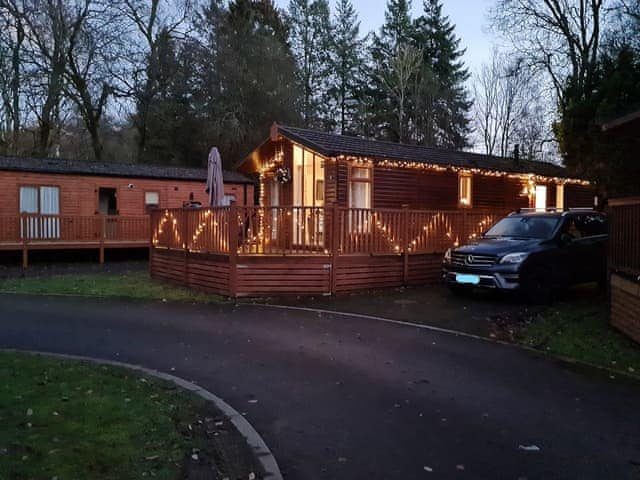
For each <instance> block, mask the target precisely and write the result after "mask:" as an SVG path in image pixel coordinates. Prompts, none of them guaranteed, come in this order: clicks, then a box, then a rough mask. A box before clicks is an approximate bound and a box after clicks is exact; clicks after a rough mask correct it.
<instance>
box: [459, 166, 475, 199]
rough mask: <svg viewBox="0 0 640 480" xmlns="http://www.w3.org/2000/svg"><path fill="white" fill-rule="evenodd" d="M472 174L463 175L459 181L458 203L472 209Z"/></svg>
mask: <svg viewBox="0 0 640 480" xmlns="http://www.w3.org/2000/svg"><path fill="white" fill-rule="evenodd" d="M472 178H473V177H472V176H471V174H470V173H461V174H460V177H459V180H458V182H459V183H458V202H459V203H460V206H461V207H464V208H469V207H471V181H472Z"/></svg>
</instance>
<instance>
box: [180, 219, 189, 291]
mask: <svg viewBox="0 0 640 480" xmlns="http://www.w3.org/2000/svg"><path fill="white" fill-rule="evenodd" d="M188 213H189V211H188V210H187V209H186V208H184V207H183V208H182V210H180V215H182V218H181V219H180V230H182V231H181V232H180V239H181V240H182V270H183V277H182V278H183V281H184V284H185V285H187V286H188V285H189V248H188V246H189V240H188V238H187V233H188V231H189V215H188Z"/></svg>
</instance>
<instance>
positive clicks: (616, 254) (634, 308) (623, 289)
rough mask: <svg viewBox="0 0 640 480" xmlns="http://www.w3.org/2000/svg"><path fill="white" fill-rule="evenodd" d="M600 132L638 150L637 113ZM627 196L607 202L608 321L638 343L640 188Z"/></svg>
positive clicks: (639, 117) (639, 120)
mask: <svg viewBox="0 0 640 480" xmlns="http://www.w3.org/2000/svg"><path fill="white" fill-rule="evenodd" d="M602 130H603V131H604V132H606V133H607V134H608V136H609V137H610V140H611V141H613V142H635V143H634V144H635V145H638V146H640V135H639V132H640V110H638V111H636V112H632V113H630V114H628V115H625V116H623V117H620V118H617V119H614V120H612V121H610V122H607V123H605V124H603V125H602ZM626 144H627V145H633V144H632V143H626ZM630 150H631V151H635V154H636V155H638V151H637V150H634V149H633V148H631V149H630ZM635 180H636V181H637V179H635ZM631 181H633V177H632V180H631ZM629 192H630V196H627V197H623V198H614V199H609V206H608V214H609V273H610V289H609V293H610V303H609V306H610V314H609V319H610V321H611V324H612V325H613V326H614V327H616V328H617V329H618V330H620V331H621V332H623V333H625V334H626V335H628V336H629V337H630V338H632V339H634V340H635V341H636V342H638V343H640V184H638V183H636V184H635V185H630V188H629Z"/></svg>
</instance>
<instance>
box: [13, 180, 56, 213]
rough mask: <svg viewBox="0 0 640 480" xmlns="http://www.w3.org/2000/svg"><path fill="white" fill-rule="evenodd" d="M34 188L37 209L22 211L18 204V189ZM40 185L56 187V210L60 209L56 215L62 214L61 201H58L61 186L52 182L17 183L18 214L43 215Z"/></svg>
mask: <svg viewBox="0 0 640 480" xmlns="http://www.w3.org/2000/svg"><path fill="white" fill-rule="evenodd" d="M23 187H24V188H35V189H36V193H37V200H36V205H37V207H38V211H37V212H36V213H26V212H24V213H23V212H22V208H21V205H20V191H21V190H22V188H23ZM42 187H49V188H57V189H58V210H60V213H58V215H62V202H61V201H60V200H61V199H62V187H61V186H60V185H56V184H53V183H43V184H35V183H20V184H18V196H17V198H18V202H17V203H18V215H23V214H24V215H43V214H42V213H41V212H42V208H41V203H40V201H41V192H40V189H41V188H42Z"/></svg>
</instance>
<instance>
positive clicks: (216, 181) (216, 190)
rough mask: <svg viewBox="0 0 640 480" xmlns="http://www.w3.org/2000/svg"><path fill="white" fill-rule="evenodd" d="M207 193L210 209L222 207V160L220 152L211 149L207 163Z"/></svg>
mask: <svg viewBox="0 0 640 480" xmlns="http://www.w3.org/2000/svg"><path fill="white" fill-rule="evenodd" d="M207 192H208V193H209V205H210V206H212V207H220V206H222V201H223V199H224V182H223V179H222V159H221V158H220V152H218V149H217V148H216V147H213V148H212V149H211V151H210V152H209V161H208V163H207Z"/></svg>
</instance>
